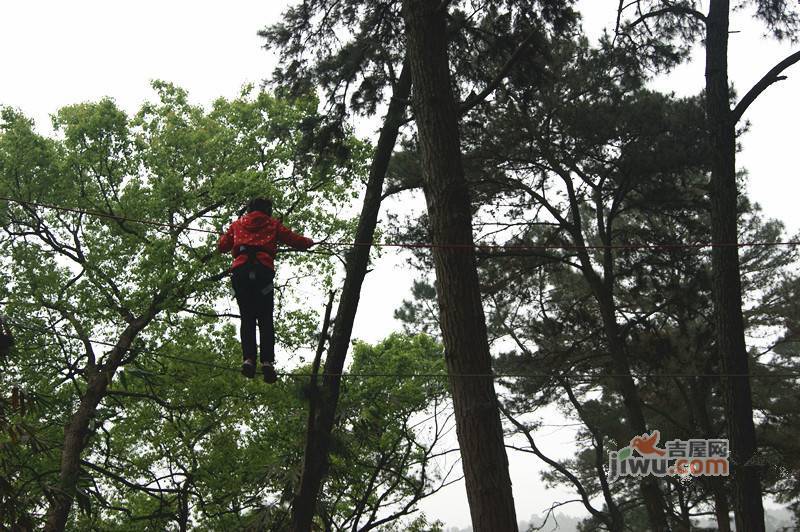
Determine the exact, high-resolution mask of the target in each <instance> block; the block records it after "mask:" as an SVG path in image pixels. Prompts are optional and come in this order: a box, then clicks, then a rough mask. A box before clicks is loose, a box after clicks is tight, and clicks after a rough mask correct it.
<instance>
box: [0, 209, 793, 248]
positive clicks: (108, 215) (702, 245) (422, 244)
mask: <svg viewBox="0 0 800 532" xmlns="http://www.w3.org/2000/svg"><path fill="white" fill-rule="evenodd" d="M0 201H7V202H13V203H18V204H21V205H29V206H33V207H42V208H45V209H53V210H57V211H64V212H71V213H75V214H86V215H89V216H97V217H100V218H108V219H112V220H117V221H121V222H132V223H139V224H143V225H150V226H154V227H162V228H165V229H172V230H174V229H176V227H179V225H177V226H176V224H169V223H166V222H156V221H152V220H142V219H138V218H129V217H127V216H120V215H117V214H111V213H107V212H102V211H92V210H86V209H78V208H75V207H64V206H61V205H53V204H50V203H40V202H35V201H27V200H21V199H16V198H8V197H4V196H0ZM183 229H184V230H186V231H196V232H200V233H206V234H212V235H222V234H223V233H220V232H219V231H215V230H211V229H202V228H199V227H185V228H183ZM316 245H319V246H328V247H340V248H342V247H358V246H374V247H376V248H400V249H472V250H477V251H497V250H502V251H512V252H513V251H548V250H549V251H552V250H562V251H578V250H605V249H610V250H618V251H636V250H650V251H669V250H676V249H707V248H722V247H736V248H747V247H771V246H797V245H800V241H798V240H784V241H777V242H691V243H682V242H676V243H662V244H610V245H603V244H600V245H584V246H577V245H570V244H535V245H534V244H481V243H467V244H455V243H447V244H437V243H432V242H405V243H381V242H317V243H316Z"/></svg>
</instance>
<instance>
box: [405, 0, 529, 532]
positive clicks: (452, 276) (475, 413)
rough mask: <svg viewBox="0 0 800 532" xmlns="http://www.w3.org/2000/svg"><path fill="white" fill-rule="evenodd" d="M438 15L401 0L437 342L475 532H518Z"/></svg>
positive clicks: (433, 4)
mask: <svg viewBox="0 0 800 532" xmlns="http://www.w3.org/2000/svg"><path fill="white" fill-rule="evenodd" d="M445 6H446V2H439V1H432V0H404V1H403V18H404V20H405V25H406V39H407V53H408V59H409V64H410V67H411V76H412V79H413V83H414V94H413V98H412V105H413V106H414V113H415V117H416V122H417V131H418V135H419V143H420V155H421V165H422V174H423V181H424V191H425V199H426V202H427V207H428V215H429V218H430V224H431V225H430V227H431V233H432V237H433V259H434V263H435V268H436V279H437V284H438V287H437V288H438V289H437V299H438V303H439V312H440V323H441V329H442V338H443V341H444V346H445V358H446V362H447V368H448V372H449V373H450V375H451V376H450V386H451V389H452V394H453V406H454V411H455V416H456V430H457V434H458V441H459V446H460V450H461V458H462V463H463V467H464V477H465V482H466V488H467V499H468V501H469V506H470V514H471V517H472V527H473V530H475V532H508V531H516V530H517V522H516V515H515V509H514V499H513V495H512V491H511V479H510V477H509V472H508V459H507V457H506V450H505V446H504V442H503V431H502V425H501V422H500V415H499V411H498V406H497V396H496V394H495V390H494V380H493V379H492V378H491V377H490V376H488V375H490V374H491V372H492V363H491V356H490V353H489V344H488V340H487V333H486V320H485V316H484V313H483V306H482V302H481V293H480V287H479V283H478V273H477V269H476V262H475V250H474V242H473V236H472V211H471V204H470V197H469V190H468V187H467V183H466V181H465V179H464V170H463V167H462V161H461V148H460V142H459V132H458V109H457V106H456V102H455V98H454V96H453V92H452V85H451V79H450V71H449V61H448V57H447V32H446V29H447V28H446V9H445ZM439 245H441V246H442V247H439ZM445 245H446V246H445ZM464 375H486V376H484V377H475V376H470V377H465V376H464Z"/></svg>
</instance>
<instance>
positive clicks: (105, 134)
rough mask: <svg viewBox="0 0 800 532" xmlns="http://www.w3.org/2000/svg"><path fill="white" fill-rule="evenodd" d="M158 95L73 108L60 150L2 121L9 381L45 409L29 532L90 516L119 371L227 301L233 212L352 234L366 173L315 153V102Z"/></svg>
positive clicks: (292, 324) (22, 481) (321, 263)
mask: <svg viewBox="0 0 800 532" xmlns="http://www.w3.org/2000/svg"><path fill="white" fill-rule="evenodd" d="M154 88H155V89H156V91H157V92H158V95H159V99H158V101H157V102H154V103H147V104H145V105H144V106H143V108H142V109H141V111H140V112H139V113H138V114H137V115H136V116H135V117H133V118H130V117H128V116H126V115H125V113H123V112H122V111H120V110H119V109H118V108H117V107H116V106H115V105H114V103H113V102H112V101H111V100H102V101H100V102H97V103H86V104H78V105H73V106H68V107H65V108H63V109H61V110H60V111H59V112H58V113H57V114H56V116H55V118H54V125H55V127H56V130H57V136H56V137H53V138H48V137H44V136H41V135H39V134H37V133H36V132H35V131H34V129H33V124H32V123H31V121H30V120H28V119H26V118H25V117H24V116H22V115H21V114H20V113H18V112H16V111H14V110H12V109H7V108H5V109H3V110H2V124H1V125H0V128H1V129H0V193H2V195H3V196H4V197H6V198H10V200H11V201H8V200H7V201H5V202H4V204H3V206H2V211H0V217H2V220H3V223H2V227H3V231H4V232H5V234H6V238H5V239H4V240H3V242H2V246H3V256H4V257H7V262H8V263H9V266H10V268H9V273H8V278H9V285H8V287H7V289H6V291H5V293H4V297H3V300H4V301H5V305H6V312H7V314H9V316H10V321H11V322H12V327H14V326H15V327H16V328H17V329H18V332H19V334H18V337H19V346H18V348H17V349H16V350H15V352H14V355H13V357H12V358H11V359H10V360H9V364H10V367H11V368H12V370H11V371H8V372H4V373H3V375H2V376H1V377H0V378H2V379H3V384H4V385H3V387H4V388H6V387H11V386H12V385H14V384H16V385H18V386H20V388H21V389H23V390H24V392H25V393H29V394H31V395H36V396H42V397H46V398H47V400H48V402H49V408H48V409H47V410H46V411H44V410H43V411H40V412H39V414H38V416H37V417H36V418H35V419H29V420H28V423H30V425H31V426H32V427H33V429H34V431H35V432H36V433H37V435H38V437H39V438H40V439H41V441H43V442H45V445H44V449H40V448H37V449H36V451H43V452H36V453H34V454H35V455H36V457H35V460H37V461H40V463H39V464H37V467H36V468H31V469H22V470H21V471H24V473H23V474H24V477H22V478H19V477H18V478H17V479H16V481H17V483H18V484H19V485H22V486H26V489H28V490H32V489H35V490H38V494H39V499H38V501H37V502H35V503H32V505H31V506H29V507H28V508H25V509H22V511H24V512H25V513H26V514H27V515H29V516H31V517H32V518H33V519H34V521H35V522H37V523H40V522H41V521H40V519H42V517H43V516H42V509H43V505H44V504H45V501H47V502H48V503H49V506H48V510H47V512H46V521H47V524H46V526H45V528H46V529H48V530H60V529H63V527H64V526H65V524H66V522H67V520H68V516H69V514H70V509H71V507H72V503H73V501H74V500H75V499H76V498H77V499H78V502H79V503H80V504H81V506H82V507H83V508H84V510H86V509H87V508H88V504H89V502H90V497H89V496H88V494H87V483H86V482H87V480H88V479H89V478H92V475H91V474H90V473H89V469H90V467H89V466H88V465H87V464H86V463H85V462H86V461H87V460H88V461H89V462H91V456H90V453H91V451H90V449H92V446H93V445H95V444H96V443H97V441H98V440H99V439H101V437H102V433H103V432H104V430H105V429H107V428H108V427H107V425H104V424H103V423H113V421H108V422H106V421H105V418H104V416H105V414H104V412H105V409H106V408H107V407H108V404H107V403H108V397H109V391H110V390H112V389H113V388H114V383H115V382H116V380H117V379H120V378H122V375H124V374H125V372H122V373H120V371H121V370H122V369H123V368H125V367H126V366H128V365H130V364H132V363H133V362H134V361H135V360H136V359H137V358H138V356H140V354H141V353H142V352H143V350H145V349H149V350H152V349H156V348H157V346H158V344H159V343H160V341H161V339H163V338H169V337H170V336H171V334H173V333H174V331H175V330H177V329H179V328H180V327H181V326H182V324H183V323H188V322H186V320H190V319H191V318H192V316H193V315H196V314H198V313H201V314H211V315H214V309H213V304H214V302H215V301H216V300H217V299H218V298H219V297H221V296H225V297H227V296H228V294H227V293H226V290H227V287H226V286H224V285H223V284H222V283H212V282H210V281H209V278H210V277H212V274H216V273H217V272H219V271H221V270H222V269H223V267H224V266H223V264H224V263H225V260H226V259H224V258H221V257H218V258H213V257H214V255H213V253H211V250H213V246H214V244H215V241H216V237H217V233H218V232H219V231H220V230H221V229H222V226H223V224H224V223H225V222H226V221H227V220H229V219H230V217H231V215H232V214H233V213H234V212H235V211H237V210H238V205H241V204H243V202H244V200H245V199H246V198H248V197H250V196H251V195H254V194H263V195H268V196H271V197H273V198H274V200H275V202H276V204H277V205H279V206H280V207H281V208H280V209H278V212H279V213H280V214H282V215H283V216H284V217H285V218H286V219H287V220H286V221H287V223H289V224H290V225H292V226H294V227H296V228H298V229H299V230H303V231H306V232H309V233H312V234H321V235H331V236H332V237H336V235H337V234H339V233H340V232H342V231H344V230H346V229H347V228H348V227H349V224H348V221H347V220H341V219H340V218H339V217H338V215H337V213H336V211H337V209H339V208H340V207H341V206H342V205H344V204H345V203H346V202H347V201H349V200H350V199H351V197H352V196H351V194H352V189H351V183H352V181H353V180H354V179H358V177H359V176H360V173H361V171H362V170H363V166H362V164H361V162H360V161H361V159H360V158H359V154H360V153H361V152H362V151H363V149H364V147H363V146H362V145H361V144H360V143H359V142H357V141H355V140H354V139H352V138H350V139H349V140H348V143H347V145H348V146H349V149H350V152H351V153H352V154H353V155H354V157H353V158H352V159H350V158H348V159H342V158H341V157H339V156H337V154H335V153H329V152H327V151H315V150H314V149H313V148H312V146H313V142H310V141H312V140H313V139H314V137H315V135H317V134H318V133H319V130H320V128H321V127H322V126H321V121H320V120H319V117H318V116H317V115H316V107H317V102H316V101H315V100H314V99H313V98H306V99H302V100H295V101H293V102H287V101H283V100H278V99H275V98H273V97H271V96H269V95H268V94H266V93H254V92H253V91H252V90H250V89H249V88H246V89H245V90H244V91H243V93H242V95H241V96H240V97H239V98H237V99H234V100H231V101H227V100H223V99H220V100H218V101H217V102H215V103H214V105H213V107H212V108H211V109H210V110H208V111H205V110H204V109H202V108H200V107H196V106H193V105H191V104H189V103H188V99H187V94H186V93H185V91H183V90H181V89H179V88H177V87H174V86H172V85H170V84H166V83H161V82H158V83H155V84H154ZM312 161H313V162H312ZM53 206H55V207H58V208H53ZM60 207H65V208H67V209H66V210H65V209H64V208H60ZM141 220H146V221H147V222H142V221H141ZM289 260H290V261H291V262H292V263H294V264H296V265H297V270H296V271H297V273H298V274H300V275H305V276H310V275H314V276H316V277H317V278H319V277H320V274H322V276H323V279H324V278H325V276H329V275H330V273H331V272H332V268H333V265H332V264H331V263H329V260H328V259H327V258H326V257H323V256H319V255H314V254H308V255H302V256H301V255H290V256H289ZM297 280H298V279H295V280H294V281H292V282H291V284H292V285H294V284H295V283H296V282H297ZM287 303H288V301H287ZM308 312H309V309H304V308H302V307H296V308H295V309H292V308H291V305H288V304H287V305H286V307H285V308H283V309H282V312H281V313H280V317H279V318H278V319H279V320H281V319H282V320H283V321H284V324H285V325H286V327H285V328H283V331H280V330H279V334H280V332H283V334H282V335H281V339H282V341H283V342H284V343H285V344H286V345H287V346H293V345H295V346H296V345H299V344H302V343H303V340H304V337H307V335H308V334H309V333H310V328H309V327H308V324H309V320H308V318H307V317H305V316H307V315H308ZM304 324H305V325H306V327H305V328H304V327H303V325H304ZM290 330H293V331H294V332H293V333H292V334H288V332H289V331H290ZM230 354H231V355H233V352H231V353H230ZM229 360H233V356H231V359H229ZM108 417H109V418H113V416H111V415H110V414H109V415H108ZM62 428H63V436H62ZM31 450H32V448H29V449H28V451H26V454H27V453H28V452H29V451H31ZM23 458H24V456H23ZM32 460H33V458H32ZM29 463H33V462H29ZM29 499H30V501H34V500H36V499H35V498H34V497H33V496H32V495H31V496H30V497H29Z"/></svg>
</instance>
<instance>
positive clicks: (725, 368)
mask: <svg viewBox="0 0 800 532" xmlns="http://www.w3.org/2000/svg"><path fill="white" fill-rule="evenodd" d="M729 14H730V1H729V0H712V1H711V4H710V8H709V13H708V20H707V30H706V31H707V35H706V107H707V113H708V123H709V131H710V134H711V141H712V161H711V235H712V240H713V242H714V243H716V244H719V245H717V246H714V247H713V249H712V251H711V260H712V262H711V265H712V273H713V298H714V311H715V320H714V322H715V327H716V333H717V335H716V340H717V346H718V348H719V353H720V360H721V362H722V364H721V365H722V373H723V375H722V392H723V397H724V400H725V411H726V417H727V423H728V437H729V438H730V445H731V449H730V451H731V473H732V476H733V478H732V481H733V487H734V490H733V491H734V498H733V499H734V512H735V516H736V530H747V531H748V532H758V531H762V530H764V508H763V505H762V500H761V498H762V493H761V478H760V471H759V469H758V466H755V465H747V463H748V461H749V460H750V459H751V458H752V457H753V455H754V454H755V452H756V435H755V426H754V424H753V404H752V397H751V393H750V379H749V376H748V372H749V371H748V359H747V347H746V345H745V340H744V319H743V317H742V287H741V280H740V273H739V250H738V248H737V247H736V246H733V245H731V244H733V243H735V242H737V241H738V232H737V227H736V225H737V187H736V131H735V127H736V124H735V123H734V121H733V117H732V113H731V109H730V91H729V86H728V25H729Z"/></svg>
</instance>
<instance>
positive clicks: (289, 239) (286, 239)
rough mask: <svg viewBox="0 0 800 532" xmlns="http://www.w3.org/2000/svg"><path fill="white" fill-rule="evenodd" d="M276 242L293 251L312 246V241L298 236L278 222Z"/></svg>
mask: <svg viewBox="0 0 800 532" xmlns="http://www.w3.org/2000/svg"><path fill="white" fill-rule="evenodd" d="M278 242H280V243H281V244H286V245H287V246H291V247H293V248H294V249H308V248H310V247H311V246H313V245H314V241H313V240H311V239H310V238H308V237H305V236H303V235H298V234H297V233H295V232H293V231H292V230H291V229H289V228H288V227H286V226H285V225H283V224H282V223H280V222H278Z"/></svg>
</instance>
